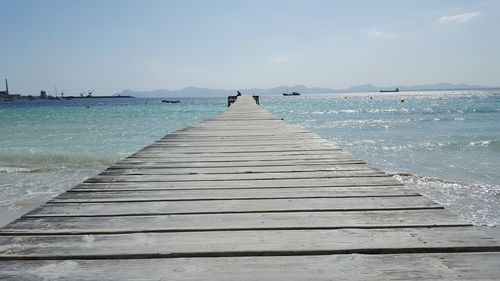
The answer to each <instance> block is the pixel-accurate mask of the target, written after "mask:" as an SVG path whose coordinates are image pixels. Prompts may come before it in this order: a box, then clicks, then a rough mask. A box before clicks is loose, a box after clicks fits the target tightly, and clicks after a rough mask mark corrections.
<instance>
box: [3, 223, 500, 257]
mask: <svg viewBox="0 0 500 281" xmlns="http://www.w3.org/2000/svg"><path fill="white" fill-rule="evenodd" d="M388 241H390V244H389V245H388ZM48 245H50V246H48ZM498 250H500V244H499V243H498V242H497V241H495V240H494V239H492V238H488V237H485V236H484V235H483V234H482V233H481V232H478V231H476V230H475V229H474V228H472V227H453V229H451V228H450V227H434V228H388V229H333V230H258V231H206V232H168V233H133V234H120V235H106V234H102V235H101V234H99V235H53V236H0V259H29V258H36V259H54V258H58V259H61V258H64V259H74V258H86V259H95V258H123V257H127V256H128V257H129V258H134V257H137V258H153V257H156V258H159V257H170V258H173V257H208V256H214V257H223V256H226V257H227V256H266V255H285V254H288V255H291V254H294V255H308V254H309V255H314V254H347V253H350V254H368V253H373V254H395V253H436V252H473V251H475V252H479V251H492V252H493V251H498Z"/></svg>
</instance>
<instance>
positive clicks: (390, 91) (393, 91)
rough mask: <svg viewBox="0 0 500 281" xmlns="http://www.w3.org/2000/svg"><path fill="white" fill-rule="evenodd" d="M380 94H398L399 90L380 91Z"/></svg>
mask: <svg viewBox="0 0 500 281" xmlns="http://www.w3.org/2000/svg"><path fill="white" fill-rule="evenodd" d="M380 92H381V93H397V92H399V88H396V89H394V90H380Z"/></svg>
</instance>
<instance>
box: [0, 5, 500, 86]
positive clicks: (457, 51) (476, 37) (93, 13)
mask: <svg viewBox="0 0 500 281" xmlns="http://www.w3.org/2000/svg"><path fill="white" fill-rule="evenodd" d="M0 36H1V39H0V40H1V41H0V42H1V43H0V78H1V79H3V78H5V77H7V78H9V81H10V85H11V91H12V92H16V93H21V94H28V93H33V94H38V93H39V91H40V90H41V89H46V90H48V91H52V89H53V88H54V85H58V87H59V89H64V90H65V91H66V93H67V94H78V93H79V92H81V91H85V90H88V89H95V90H96V94H101V95H102V94H112V93H115V92H118V91H120V90H122V89H133V90H153V89H159V88H167V89H179V88H183V87H186V86H200V87H210V88H218V89H221V88H225V89H233V88H247V87H261V88H265V87H274V86H279V85H285V84H287V85H295V84H305V85H307V86H319V87H332V88H343V87H348V86H352V85H357V84H364V83H373V84H376V85H380V86H389V85H396V84H403V85H413V84H422V83H436V82H450V83H469V84H480V85H486V86H500V80H499V79H500V51H499V50H500V1H481V0H470V1H460V0H450V1H446V0H441V1H434V0H432V1H431V0H428V1H425V0H418V1H399V0H398V1H382V0H379V1H290V0H283V1H273V0H269V1H256V0H249V1H229V0H228V1H209V0H206V1H125V0H117V1H92V0H85V1H73V0H61V1H48V0H36V1H25V0H0ZM0 85H1V84H0ZM0 89H3V87H0Z"/></svg>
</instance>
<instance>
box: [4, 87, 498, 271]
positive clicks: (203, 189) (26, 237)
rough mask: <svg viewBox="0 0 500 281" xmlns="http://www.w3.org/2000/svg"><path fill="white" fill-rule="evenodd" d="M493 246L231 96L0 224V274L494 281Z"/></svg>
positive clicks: (324, 144)
mask: <svg viewBox="0 0 500 281" xmlns="http://www.w3.org/2000/svg"><path fill="white" fill-rule="evenodd" d="M499 251H500V243H499V242H498V241H496V240H495V239H494V238H492V237H489V236H488V235H486V234H484V233H483V232H482V231H480V230H479V229H478V228H476V227H474V226H472V225H470V224H469V223H468V222H465V221H461V220H459V219H458V218H457V217H456V216H455V215H453V214H451V213H450V212H448V211H447V210H445V209H444V208H443V207H442V206H440V205H439V204H437V203H435V202H433V201H431V200H429V199H428V198H426V197H424V196H422V195H421V194H419V193H417V192H415V191H414V190H412V189H410V188H407V187H405V186H404V185H402V184H401V183H400V182H398V181H397V180H395V179H394V178H393V177H391V176H390V175H387V174H385V173H384V172H382V171H380V170H377V169H375V168H373V167H370V166H369V165H367V164H366V163H365V162H363V161H362V160H359V159H356V158H355V157H353V156H352V155H350V154H348V153H346V152H344V151H343V150H341V149H340V148H339V147H337V146H335V145H334V144H332V143H330V142H328V141H326V140H324V139H322V138H320V137H319V136H317V135H315V134H314V133H312V132H309V131H307V130H304V129H301V128H298V127H297V126H294V125H291V124H288V123H286V122H284V121H282V120H281V119H280V118H278V117H276V116H274V115H272V114H271V113H269V112H267V111H265V110H264V109H262V108H260V107H259V106H257V105H256V104H255V101H254V99H253V98H252V97H246V96H241V97H238V99H237V100H236V102H235V103H234V104H233V105H231V107H230V108H228V110H226V111H225V112H224V113H222V114H221V115H219V116H217V117H215V118H213V119H209V120H206V121H204V122H202V123H199V124H197V125H194V126H191V127H188V128H185V129H182V130H180V131H176V132H173V133H171V134H168V135H166V136H165V137H164V138H162V139H160V140H158V141H157V142H155V143H154V144H152V145H150V146H147V147H145V148H144V149H142V150H140V151H138V152H137V153H135V154H133V155H131V156H130V157H127V158H126V159H124V160H122V161H120V162H118V163H116V164H115V165H113V166H112V167H110V168H108V169H107V170H105V171H104V172H102V173H101V174H99V175H98V176H95V177H93V178H90V179H88V180H86V181H85V182H84V183H82V184H79V185H77V186H76V187H74V188H72V189H71V190H69V191H67V192H66V193H63V194H61V195H60V196H58V197H56V198H54V199H53V200H50V201H49V202H47V203H46V204H45V205H43V206H41V207H39V208H37V209H35V210H33V211H31V212H29V213H28V214H26V215H24V216H23V217H21V218H20V219H18V220H16V221H14V222H12V223H10V224H9V225H7V226H6V227H4V228H3V229H1V230H0V279H1V280H259V281H261V280H498V279H500V253H499Z"/></svg>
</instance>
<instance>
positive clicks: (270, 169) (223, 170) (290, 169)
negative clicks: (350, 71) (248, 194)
mask: <svg viewBox="0 0 500 281" xmlns="http://www.w3.org/2000/svg"><path fill="white" fill-rule="evenodd" d="M359 170H372V171H374V170H375V169H373V168H370V167H368V165H364V164H349V165H293V166H264V167H262V166H257V167H189V168H178V167H175V166H174V167H172V168H164V167H163V168H162V167H156V168H146V167H140V168H139V167H135V166H133V165H132V166H129V167H123V166H122V167H116V166H112V167H110V168H108V169H106V170H105V171H104V172H102V173H101V174H100V175H113V174H122V175H133V174H136V175H137V174H143V175H151V174H154V175H188V174H193V173H199V174H241V173H243V174H245V173H277V172H279V173H285V172H286V173H295V172H328V171H359Z"/></svg>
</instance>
